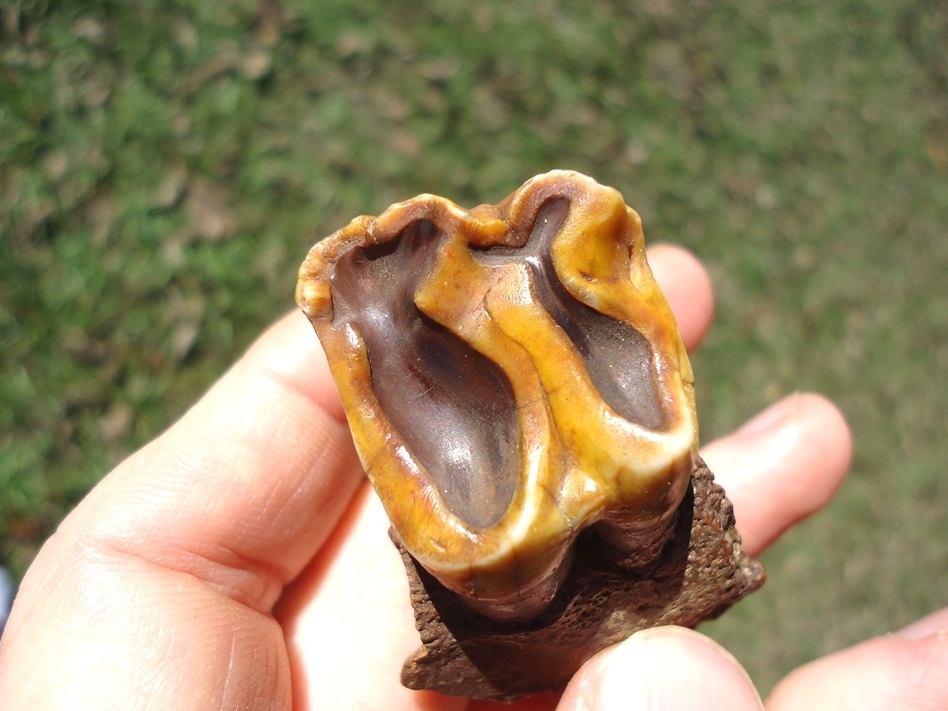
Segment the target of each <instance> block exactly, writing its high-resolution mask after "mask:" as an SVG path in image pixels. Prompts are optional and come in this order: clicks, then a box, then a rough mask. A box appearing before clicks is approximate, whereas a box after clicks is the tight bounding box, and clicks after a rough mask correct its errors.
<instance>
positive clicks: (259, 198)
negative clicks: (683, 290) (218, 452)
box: [0, 0, 948, 690]
mask: <svg viewBox="0 0 948 711" xmlns="http://www.w3.org/2000/svg"><path fill="white" fill-rule="evenodd" d="M0 12H2V16H0V231H2V232H0V344H2V345H0V562H2V563H3V564H5V565H7V566H9V567H11V568H12V570H13V571H14V572H15V574H16V575H21V574H22V572H23V571H24V570H25V567H26V566H27V565H28V563H29V561H30V560H31V558H32V556H33V555H34V554H35V552H36V550H37V547H38V546H39V544H40V543H41V541H42V540H43V539H44V538H45V537H46V536H48V535H49V533H50V532H51V531H52V530H53V528H54V527H55V526H56V524H57V522H58V521H59V520H60V518H61V517H62V516H63V515H64V513H65V512H66V511H68V510H69V509H70V508H71V507H72V506H73V505H74V504H75V502H76V501H77V500H78V499H79V498H81V497H82V496H83V494H84V493H85V492H86V491H87V490H88V489H89V487H91V486H92V485H93V484H94V483H95V482H96V481H97V479H98V478H99V477H100V476H101V475H102V474H104V473H105V472H106V471H107V470H108V469H109V468H110V467H111V466H112V465H113V464H114V463H116V462H117V461H118V460H120V459H121V458H122V457H123V456H124V455H125V454H127V453H128V452H129V451H131V450H132V449H133V448H135V447H137V446H139V445H141V444H142V443H144V442H145V441H147V440H148V439H149V438H151V437H152V436H154V435H155V434H157V433H158V432H159V431H161V430H162V429H163V428H164V427H166V426H167V425H168V424H169V423H170V422H171V421H173V420H174V418H176V417H177V416H178V415H179V414H180V413H181V412H182V411H183V409H184V408H185V407H186V406H187V405H188V404H189V403H190V402H192V401H193V400H194V399H196V398H197V397H198V396H199V395H200V394H201V393H202V391H203V390H204V389H205V388H206V387H207V386H208V385H209V384H210V382H212V380H213V379H214V378H215V377H216V376H217V375H218V374H219V373H220V372H221V371H222V370H223V369H224V368H226V367H227V365H228V363H230V362H231V361H232V360H233V359H234V358H235V357H236V356H237V355H238V354H239V353H240V352H241V350H242V349H243V348H245V347H246V346H247V345H248V343H249V342H250V341H251V339H252V338H253V337H254V335H255V334H257V333H258V332H259V331H260V330H261V329H262V328H263V327H264V326H265V325H266V324H267V323H268V322H270V321H272V320H273V319H274V318H276V317H277V316H278V315H279V314H281V313H282V312H284V311H285V310H286V309H289V308H291V307H292V292H293V287H294V283H295V274H296V269H297V266H298V264H299V262H300V261H301V260H302V258H303V256H304V255H305V254H306V251H307V250H308V248H309V247H310V245H311V243H312V242H314V241H315V240H316V239H317V238H318V237H321V236H323V235H325V234H328V233H330V232H332V231H333V230H335V229H337V228H338V227H340V226H342V225H343V224H345V223H346V222H347V221H348V220H349V219H350V218H351V217H353V216H355V215H357V214H363V213H369V214H377V213H378V212H380V211H381V210H383V209H384V208H385V207H386V206H387V205H388V204H389V203H391V202H393V201H395V200H399V199H403V198H406V197H410V196H412V195H415V194H417V193H420V192H434V193H438V194H443V195H446V196H448V197H451V198H452V199H454V200H455V201H457V202H459V203H460V204H462V205H466V206H473V205H475V204H479V203H482V202H496V201H497V200H500V199H501V198H503V197H505V196H506V195H507V194H508V193H509V192H511V191H512V190H513V189H515V188H516V187H517V186H518V185H520V183H521V182H523V180H525V179H526V178H528V177H530V176H531V175H533V174H535V173H539V172H544V171H546V170H549V169H551V168H573V169H576V170H580V171H583V172H586V173H588V174H590V175H592V176H594V177H595V178H596V179H597V180H599V181H600V182H602V183H605V184H608V185H612V186H614V187H616V188H618V189H619V190H620V191H621V192H622V193H623V194H624V195H625V197H626V199H627V200H628V201H629V203H630V204H631V205H633V206H634V207H635V208H636V209H637V210H638V211H639V212H640V213H641V215H642V217H643V220H644V223H645V229H646V238H647V239H648V241H649V242H652V243H654V242H656V241H673V242H679V243H681V244H684V245H686V246H687V247H689V248H690V249H692V250H693V251H695V252H696V253H697V254H698V255H699V256H700V257H701V258H702V259H703V260H704V261H705V263H706V264H707V265H708V266H709V268H710V270H711V272H712V275H713V278H714V282H715V287H716V291H717V326H716V328H715V330H714V331H713V332H712V334H711V335H710V337H709V338H708V340H707V342H706V344H705V345H704V346H703V348H702V349H701V351H700V352H699V353H698V354H697V355H696V356H695V358H694V366H695V371H696V375H697V378H698V383H699V408H700V412H701V418H702V426H703V432H704V436H705V438H706V439H707V438H711V437H714V436H717V435H720V434H723V433H725V432H727V431H728V430H730V429H731V428H733V427H735V426H737V425H738V424H739V423H741V422H742V421H743V420H744V419H745V418H747V417H749V416H750V415H752V414H753V413H754V412H756V411H757V410H758V409H760V408H763V407H764V406H766V405H767V404H768V403H770V402H771V401H773V400H774V399H776V398H778V397H780V396H781V395H783V394H786V393H788V392H791V391H794V390H798V389H808V390H819V391H822V392H824V393H827V394H828V395H829V396H831V397H833V398H834V399H835V400H836V401H837V402H838V403H840V405H841V407H842V408H843V409H844V411H845V412H846V414H847V416H848V418H849V420H850V422H851V424H852V427H853V430H854V433H855V438H856V457H855V462H854V466H853V470H852V475H851V477H850V479H849V481H848V483H847V485H846V486H845V487H844V489H843V491H842V492H841V494H840V495H839V498H838V499H837V500H836V501H835V503H833V504H832V506H831V507H830V508H829V509H828V510H827V511H826V512H824V513H822V514H820V515H819V516H817V517H816V518H814V519H813V520H811V521H809V522H807V523H805V524H804V525H802V526H800V527H799V528H798V529H796V530H795V531H794V532H793V533H792V534H790V535H788V536H787V537H786V538H785V539H784V540H783V541H782V542H781V543H779V544H778V545H777V546H775V547H774V549H773V550H772V551H771V552H769V553H768V554H767V555H766V557H765V562H766V563H767V565H768V567H769V571H770V581H769V584H768V585H767V586H766V587H765V589H764V590H763V591H762V592H760V593H759V594H757V595H755V596H754V597H753V598H751V599H749V600H747V601H746V602H744V603H742V604H741V605H739V606H738V607H737V608H735V609H734V610H733V611H732V612H731V613H730V614H728V615H727V616H726V617H725V618H724V619H723V620H721V621H718V622H716V623H714V624H712V625H709V626H708V628H707V629H708V630H709V631H710V632H711V633H712V634H713V635H714V636H716V637H717V638H718V639H720V640H721V641H723V642H724V643H725V644H727V645H728V646H729V647H730V648H731V649H732V650H733V651H734V652H735V654H736V655H737V656H738V658H739V659H740V660H741V661H742V662H743V663H744V664H745V665H747V667H748V668H749V670H750V671H751V673H752V675H753V676H754V678H755V680H756V681H757V682H758V684H759V685H761V687H762V688H763V689H764V690H766V689H767V688H769V687H770V686H771V685H772V684H773V683H774V682H775V681H776V680H777V679H778V678H779V677H780V676H781V675H783V674H784V673H786V672H787V671H788V670H789V669H791V668H792V667H793V666H795V665H797V664H799V663H802V662H804V661H806V660H807V659H810V658H812V657H814V656H816V655H819V654H823V653H826V652H828V651H831V650H834V649H838V648H840V647H842V646H845V645H848V644H851V643H854V642H856V641H857V640H860V639H862V638H864V637H866V636H869V635H874V634H879V633H884V632H886V631H889V630H892V629H894V628H897V627H898V626H900V625H903V624H905V623H908V622H909V621H911V620H912V619H914V618H915V617H917V616H919V615H921V614H924V613H926V612H928V611H931V610H933V609H936V608H937V607H940V606H941V605H944V604H945V603H946V597H948V596H946V591H948V553H946V542H948V516H946V514H945V508H946V503H948V478H946V476H945V465H946V463H948V438H946V432H945V424H944V416H945V413H946V412H948V384H946V370H948V289H946V276H948V235H946V226H948V63H946V61H945V54H944V50H945V47H946V46H948V4H946V3H945V2H944V1H942V2H928V1H925V0H898V1H896V2H892V1H890V0H868V1H866V2H847V1H841V2H835V3H824V2H818V1H816V0H809V1H807V0H804V1H802V2H772V3H741V2H737V1H736V0H722V1H721V2H711V1H710V0H692V1H690V2H687V1H682V2H676V1H674V0H646V1H645V2H627V1H626V2H607V1H605V0H541V1H539V2H536V3H510V2H507V0H479V1H478V2H477V3H457V2H455V1H454V0H425V1H415V0H412V1H411V2H408V1H406V0H395V1H392V2H384V3H383V2H378V1H377V0H350V1H348V2H342V1H339V0H320V1H319V2H303V1H302V0H282V1H281V0H236V1H232V2H218V1H216V0H195V1H193V2H187V3H185V2H170V1H169V2H159V1H158V0H154V1H149V2H145V1H139V2H135V1H132V2H120V1H117V0H116V1H110V0H83V1H82V2H79V1H78V0H59V1H57V2H53V1H52V0H32V1H30V0H21V1H19V2H16V1H14V2H7V3H4V5H3V9H2V11H0Z"/></svg>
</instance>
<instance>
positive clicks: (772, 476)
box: [702, 393, 852, 555]
mask: <svg viewBox="0 0 948 711" xmlns="http://www.w3.org/2000/svg"><path fill="white" fill-rule="evenodd" d="M702 456H703V457H704V459H705V461H706V462H707V463H708V467H709V468H710V469H711V471H712V472H714V475H715V478H716V479H717V481H718V482H719V483H720V484H721V485H722V486H723V487H724V490H725V491H726V492H727V495H728V498H729V499H730V500H731V503H733V504H734V515H735V517H736V518H737V527H738V530H739V531H740V532H741V537H742V538H743V541H744V548H745V550H747V552H748V553H749V554H750V555H756V554H757V553H759V552H760V551H762V550H763V549H764V548H766V547H767V546H768V545H769V544H770V543H772V542H773V541H775V540H776V539H777V538H778V537H779V536H780V535H781V534H782V533H783V532H784V531H785V530H787V529H788V528H789V527H790V526H792V525H793V524H794V523H796V522H798V521H800V520H801V519H803V518H805V517H806V516H809V515H810V514H812V513H814V512H815V511H817V510H819V509H820V508H821V507H823V506H824V505H825V504H826V503H827V502H829V500H830V499H831V498H832V496H833V494H834V493H835V492H836V490H837V489H838V488H839V486H840V485H841V484H842V482H843V479H844V477H845V475H846V471H847V469H848V468H849V462H850V459H851V457H852V440H851V437H850V433H849V427H848V426H847V424H846V420H845V419H844V418H843V416H842V414H841V413H840V412H839V410H837V409H836V407H835V406H834V405H833V404H832V403H831V402H829V401H828V400H826V399H825V398H823V397H821V396H819V395H813V394H809V393H802V394H796V395H790V396H788V397H786V398H784V399H783V400H781V401H779V402H778V403H776V404H775V405H773V406H771V407H770V408H768V409H767V410H765V411H764V412H762V413H761V414H760V415H758V416H757V417H755V418H754V419H753V420H751V421H750V422H748V423H747V424H745V425H744V426H743V427H741V428H740V429H739V430H737V431H736V432H734V433H733V434H731V435H728V436H727V437H724V438H722V439H719V440H717V441H715V442H712V443H711V444H709V445H707V446H706V447H705V448H704V449H703V450H702Z"/></svg>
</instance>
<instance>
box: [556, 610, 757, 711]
mask: <svg viewBox="0 0 948 711" xmlns="http://www.w3.org/2000/svg"><path fill="white" fill-rule="evenodd" d="M760 708H762V707H761V704H760V698H759V697H758V695H757V691H756V690H755V689H754V685H753V684H752V683H751V681H750V679H749V678H748V676H747V673H746V672H745V671H744V670H743V669H742V668H741V666H740V665H739V664H738V663H737V661H736V660H735V659H734V657H732V656H731V655H730V654H728V653H727V652H726V651H725V650H724V649H723V648H722V647H720V646H719V645H718V644H716V643H715V642H713V641H711V640H710V639H708V638H707V637H705V636H704V635H702V634H699V633H698V632H695V631H693V630H689V629H684V628H682V627H657V628H654V629H649V630H644V631H642V632H638V633H636V634H634V635H632V637H630V638H629V639H628V640H626V641H625V642H623V643H622V644H619V645H617V646H615V647H612V648H610V649H608V650H606V651H604V652H601V653H600V654H598V655H596V656H595V657H593V658H592V659H590V660H589V661H588V662H587V663H586V664H585V665H584V666H583V668H582V669H580V670H579V672H577V674H576V676H575V677H573V680H572V681H571V682H570V684H569V686H568V687H567V689H566V692H565V693H564V694H563V698H562V700H561V701H560V705H559V706H557V711H614V710H615V711H618V710H619V709H622V710H623V711H624V710H625V709H643V710H644V711H647V710H649V709H655V710H658V709H661V710H662V711H673V710H675V709H682V710H683V711H684V710H688V711H705V710H707V711H710V710H711V709H721V710H722V711H723V710H725V709H727V710H728V711H745V710H750V709H760Z"/></svg>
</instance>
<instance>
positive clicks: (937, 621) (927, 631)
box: [895, 607, 948, 640]
mask: <svg viewBox="0 0 948 711" xmlns="http://www.w3.org/2000/svg"><path fill="white" fill-rule="evenodd" d="M945 631H948V607H946V608H944V609H942V610H938V612H933V613H932V614H930V615H927V616H926V617H923V618H922V619H920V620H916V621H915V622H913V623H912V624H910V625H909V626H908V627H903V628H902V629H900V630H899V631H898V632H896V633H895V634H896V636H897V637H902V638H903V639H913V640H914V639H924V638H925V637H930V636H931V635H933V634H938V633H939V632H945Z"/></svg>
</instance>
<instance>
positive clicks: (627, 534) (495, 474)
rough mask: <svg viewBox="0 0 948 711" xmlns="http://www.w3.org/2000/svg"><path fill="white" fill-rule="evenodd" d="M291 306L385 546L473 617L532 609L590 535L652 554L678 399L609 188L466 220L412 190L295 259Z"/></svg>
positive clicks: (643, 271)
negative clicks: (386, 536) (325, 369)
mask: <svg viewBox="0 0 948 711" xmlns="http://www.w3.org/2000/svg"><path fill="white" fill-rule="evenodd" d="M297 301H298V303H299V304H300V306H301V308H302V309H303V311H304V312H305V313H306V315H307V316H308V317H309V319H310V321H311V322H312V324H313V326H314V327H315V329H316V331H317V333H318V335H319V338H320V340H321V341H322V343H323V346H324V348H325V350H326V353H327V356H328V358H329V362H330V367H331V369H332V373H333V376H334V378H335V379H336V382H337V384H338V386H339V391H340V393H341V395H342V400H343V404H344V405H345V408H346V412H347V414H348V418H349V424H350V427H351V429H352V434H353V438H354V440H355V443H356V446H357V449H358V451H359V455H360V457H361V459H362V463H363V465H364V467H365V469H366V472H367V473H368V475H369V478H370V479H371V481H372V483H373V485H374V486H375V488H376V490H377V491H378V494H379V496H380V498H381V500H382V503H383V505H384V506H385V509H386V512H387V513H388V515H389V518H390V520H391V522H392V526H393V529H394V531H395V534H396V535H397V537H398V539H399V541H400V542H401V543H402V545H403V546H404V547H405V548H406V549H407V550H408V552H409V553H410V554H411V555H412V556H413V557H414V559H415V560H416V561H418V562H419V563H420V564H421V565H422V566H424V568H426V569H427V570H428V571H429V572H430V573H431V574H432V575H434V576H435V577H436V578H437V579H438V580H439V581H440V582H441V583H442V584H443V585H444V586H445V587H447V588H448V589H450V590H452V591H454V592H456V593H458V594H459V595H461V596H463V597H464V598H465V600H467V601H468V602H469V603H470V605H471V606H472V607H474V608H475V609H478V610H480V611H482V612H484V613H486V614H488V615H491V616H493V617H495V618H498V619H508V618H518V617H524V616H529V615H531V614H535V613H536V612H537V611H538V610H540V609H542V607H543V606H544V605H545V604H546V603H547V602H548V601H549V599H550V598H551V597H552V596H553V594H555V590H556V586H557V584H558V582H559V580H560V579H561V578H562V576H563V575H564V574H565V570H566V569H567V567H568V564H569V559H570V551H571V548H572V545H573V543H574V541H575V539H576V536H577V535H578V534H579V533H580V532H581V531H583V530H585V529H588V528H590V527H593V528H594V530H595V531H596V532H597V533H599V534H601V535H602V536H603V537H604V538H605V539H606V540H608V541H609V542H610V543H611V544H614V545H616V546H618V548H619V549H620V550H622V549H625V552H624V553H623V555H626V556H627V558H628V560H629V561H630V563H629V564H630V565H636V564H639V563H644V562H648V561H647V560H646V558H648V557H649V556H654V555H655V554H656V553H657V550H658V549H660V547H661V543H662V540H663V536H666V535H667V531H668V530H669V527H670V526H671V525H672V523H673V517H674V512H675V511H676V509H677V508H678V505H679V504H680V502H681V500H682V498H683V496H684V494H685V491H686V489H687V487H688V482H689V477H690V473H691V470H692V466H693V463H694V456H695V450H696V445H697V418H696V415H695V405H694V387H693V379H692V373H691V367H690V365H689V362H688V357H687V355H686V353H685V350H684V347H683V345H682V342H681V339H680V337H679V335H678V329H677V326H676V324H675V321H674V318H673V316H672V314H671V311H670V309H669V307H668V305H667V303H666V301H665V299H664V297H663V296H662V294H661V292H660V290H659V288H658V286H657V284H656V283H655V281H654V279H653V277H652V274H651V270H650V269H649V267H648V264H647V262H646V259H645V246H644V240H643V235H642V228H641V221H640V219H639V216H638V215H637V214H636V213H635V211H633V210H632V209H631V208H629V207H627V206H626V205H625V202H624V200H623V199H622V197H621V195H619V193H618V192H616V191H615V190H613V189H611V188H607V187H603V186H601V185H599V184H597V183H596V182H594V181H593V180H592V179H590V178H587V177H585V176H583V175H580V174H578V173H572V172H566V171H556V172H552V173H548V174H545V175H541V176H537V177H535V178H533V179H532V180H530V181H528V182H527V183H525V184H524V185H523V186H522V187H521V188H519V189H518V190H517V191H516V192H514V193H513V194H512V195H511V196H510V197H508V198H507V199H506V200H504V201H503V202H501V203H499V204H498V205H496V206H492V205H482V206H480V207H477V208H474V209H473V210H470V211H467V210H464V209H462V208H460V207H458V206H457V205H455V204H454V203H452V202H450V201H449V200H446V199H444V198H440V197H435V196H431V195H421V196H419V197H417V198H414V199H413V200H408V201H406V202H402V203H398V204H396V205H393V206H392V207H390V208H389V209H388V210H386V211H385V212H384V213H383V214H382V215H380V216H379V217H376V218H371V217H360V218H357V219H356V220H354V221H353V222H352V223H350V224H349V225H348V226H347V227H345V228H343V229H342V230H340V231H338V232H336V233H335V234H333V235H331V236H330V237H328V238H326V239H325V240H323V241H321V242H319V243H318V244H317V245H316V246H315V247H313V249H312V250H311V251H310V253H309V255H308V256H307V258H306V260H305V262H304V263H303V265H302V267H301V268H300V275H299V282H298V285H297ZM636 549H641V550H643V551H645V553H644V554H643V555H638V554H637V553H636Z"/></svg>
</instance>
